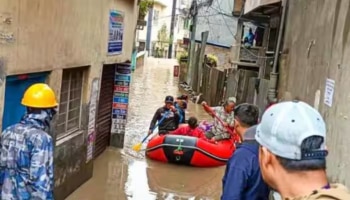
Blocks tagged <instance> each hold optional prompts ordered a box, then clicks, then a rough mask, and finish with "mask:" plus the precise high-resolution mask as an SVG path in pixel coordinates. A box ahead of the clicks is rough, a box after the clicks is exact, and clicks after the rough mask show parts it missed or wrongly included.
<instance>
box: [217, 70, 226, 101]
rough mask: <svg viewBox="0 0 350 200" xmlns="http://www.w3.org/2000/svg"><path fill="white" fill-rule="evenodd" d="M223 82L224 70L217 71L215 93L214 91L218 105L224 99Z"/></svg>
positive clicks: (224, 81) (224, 80)
mask: <svg viewBox="0 0 350 200" xmlns="http://www.w3.org/2000/svg"><path fill="white" fill-rule="evenodd" d="M225 83H226V70H225V71H219V76H218V80H217V93H216V99H215V104H216V105H220V104H221V102H222V101H223V100H224V92H225Z"/></svg>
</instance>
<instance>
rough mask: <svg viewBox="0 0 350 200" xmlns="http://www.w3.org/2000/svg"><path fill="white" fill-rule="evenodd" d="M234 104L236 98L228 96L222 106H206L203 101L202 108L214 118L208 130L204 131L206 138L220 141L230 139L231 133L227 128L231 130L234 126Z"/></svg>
mask: <svg viewBox="0 0 350 200" xmlns="http://www.w3.org/2000/svg"><path fill="white" fill-rule="evenodd" d="M235 104H236V98H235V97H230V98H228V99H227V100H226V101H225V102H224V104H223V106H217V107H208V106H207V103H206V102H205V101H204V102H202V105H203V107H204V110H205V111H206V112H207V113H209V114H210V115H211V116H212V117H213V118H214V123H213V127H212V128H211V130H210V131H207V132H206V136H207V138H208V139H211V140H212V141H220V140H225V139H230V138H231V134H230V132H229V131H228V129H231V130H233V128H234V112H233V110H234V108H235ZM215 115H216V116H217V117H218V118H220V119H221V120H222V121H223V124H222V123H221V122H220V121H219V120H218V119H216V117H215Z"/></svg>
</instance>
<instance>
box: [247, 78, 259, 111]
mask: <svg viewBox="0 0 350 200" xmlns="http://www.w3.org/2000/svg"><path fill="white" fill-rule="evenodd" d="M256 80H257V78H255V77H254V78H249V82H248V88H247V98H246V102H247V103H252V104H253V103H254V97H255V83H256Z"/></svg>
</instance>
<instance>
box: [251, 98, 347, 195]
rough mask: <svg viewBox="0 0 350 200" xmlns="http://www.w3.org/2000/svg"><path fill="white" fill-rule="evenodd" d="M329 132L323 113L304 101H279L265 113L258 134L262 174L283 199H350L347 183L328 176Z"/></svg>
mask: <svg viewBox="0 0 350 200" xmlns="http://www.w3.org/2000/svg"><path fill="white" fill-rule="evenodd" d="M326 131H327V129H326V124H325V122H324V120H323V118H322V116H321V114H320V113H319V112H318V111H317V110H315V109H314V108H313V107H311V106H310V105H308V104H306V103H304V102H301V101H287V102H283V103H278V104H275V105H274V106H272V107H271V108H269V109H268V110H266V112H265V113H264V115H263V117H262V119H261V122H260V124H259V125H258V127H257V131H256V134H255V139H256V141H257V142H258V143H259V144H260V147H259V164H260V169H261V174H262V177H263V179H264V180H265V182H266V183H267V184H268V185H269V186H270V187H271V188H273V189H274V190H276V191H277V192H278V193H279V194H280V195H281V196H282V198H283V199H291V200H293V199H294V200H316V199H319V200H321V199H322V200H326V199H329V200H336V199H338V200H343V199H344V200H345V199H350V193H349V190H348V189H347V188H346V187H345V186H344V185H342V184H332V183H330V180H329V179H328V178H327V177H328V176H327V172H326V161H327V160H326V157H327V155H328V151H327V148H326V136H327V134H326ZM335 154H336V152H335ZM335 154H334V155H335Z"/></svg>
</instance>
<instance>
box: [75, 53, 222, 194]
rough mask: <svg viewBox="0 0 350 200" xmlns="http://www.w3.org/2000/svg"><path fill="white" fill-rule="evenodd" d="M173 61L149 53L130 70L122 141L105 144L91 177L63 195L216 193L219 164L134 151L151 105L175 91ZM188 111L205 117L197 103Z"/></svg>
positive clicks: (190, 105) (142, 135)
mask: <svg viewBox="0 0 350 200" xmlns="http://www.w3.org/2000/svg"><path fill="white" fill-rule="evenodd" d="M174 64H175V61H173V60H157V59H149V60H147V62H146V65H145V67H143V68H139V69H137V70H136V71H135V73H134V74H133V79H132V85H131V91H130V106H129V116H128V124H127V131H126V137H125V147H124V149H122V150H119V149H114V148H109V149H108V150H106V151H105V152H104V153H103V154H102V155H101V156H100V157H98V158H97V159H96V160H95V163H94V175H93V178H92V179H91V180H89V181H88V182H87V183H86V184H84V185H83V186H82V187H80V188H79V189H78V190H77V191H76V192H74V193H73V194H72V195H71V196H70V197H69V198H68V200H82V199H84V200H100V199H106V200H107V199H108V200H129V199H130V200H156V199H157V200H180V199H181V200H182V199H183V200H209V199H215V200H216V199H219V198H220V194H221V179H222V176H223V173H224V167H217V168H194V167H187V166H178V165H173V164H166V163H159V162H155V161H152V160H149V159H146V158H145V156H144V151H142V152H139V153H137V152H134V151H132V150H131V147H132V145H134V144H136V143H138V142H139V141H141V140H142V138H143V137H144V136H145V135H146V133H147V130H148V127H149V123H150V120H151V118H152V116H153V114H154V112H155V110H156V109H157V108H158V107H160V106H162V104H163V101H164V98H165V96H166V95H169V94H171V95H174V96H175V95H177V94H180V93H179V92H178V88H177V80H176V79H175V78H173V76H172V70H173V66H174ZM187 115H189V116H191V115H195V116H197V117H198V118H199V119H208V115H207V114H205V113H204V112H203V110H202V108H201V106H199V105H195V104H192V103H191V104H189V106H188V113H187Z"/></svg>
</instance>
